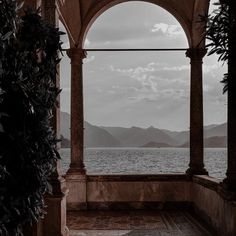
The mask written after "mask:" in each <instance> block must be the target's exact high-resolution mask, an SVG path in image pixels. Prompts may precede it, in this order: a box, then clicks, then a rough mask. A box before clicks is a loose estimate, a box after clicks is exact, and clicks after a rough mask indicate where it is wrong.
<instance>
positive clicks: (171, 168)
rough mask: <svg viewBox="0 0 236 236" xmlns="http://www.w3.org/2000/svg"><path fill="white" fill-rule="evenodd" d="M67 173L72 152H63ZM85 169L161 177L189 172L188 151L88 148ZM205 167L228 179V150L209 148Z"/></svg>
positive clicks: (88, 171)
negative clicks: (158, 175) (159, 174)
mask: <svg viewBox="0 0 236 236" xmlns="http://www.w3.org/2000/svg"><path fill="white" fill-rule="evenodd" d="M61 156H62V163H63V170H64V172H66V170H67V169H68V166H69V162H70V149H61ZM84 159H85V160H84V162H85V166H86V169H87V173H89V174H91V173H93V174H98V173H99V174H111V173H112V174H119V173H127V174H135V173H136V174H137V173H139V174H148V173H149V174H157V173H179V172H185V171H186V169H187V168H188V164H189V149H187V148H87V149H85V158H84ZM205 166H206V168H207V170H208V171H209V174H210V175H211V176H214V177H217V178H220V179H222V178H224V177H225V172H226V149H225V148H207V149H205Z"/></svg>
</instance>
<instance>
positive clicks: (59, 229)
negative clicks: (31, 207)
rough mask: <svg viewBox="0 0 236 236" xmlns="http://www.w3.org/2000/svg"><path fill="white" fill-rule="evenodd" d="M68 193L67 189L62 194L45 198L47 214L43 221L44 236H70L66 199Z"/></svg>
mask: <svg viewBox="0 0 236 236" xmlns="http://www.w3.org/2000/svg"><path fill="white" fill-rule="evenodd" d="M68 192H69V191H68V189H66V188H65V189H63V190H62V192H61V194H57V195H55V194H53V195H47V196H46V197H45V203H46V205H47V208H46V211H47V214H46V216H45V219H44V220H43V221H42V224H43V236H52V235H58V236H69V229H68V228H67V226H66V198H67V195H68Z"/></svg>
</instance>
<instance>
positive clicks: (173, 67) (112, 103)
mask: <svg viewBox="0 0 236 236" xmlns="http://www.w3.org/2000/svg"><path fill="white" fill-rule="evenodd" d="M63 41H64V42H65V46H66V44H67V41H68V39H66V37H64V38H63ZM85 48H188V42H187V38H186V36H185V33H184V31H183V29H182V27H181V25H180V24H179V23H178V21H177V20H176V19H175V18H174V17H173V16H172V15H171V14H169V13H168V12H167V11H165V10H164V9H162V8H160V7H158V6H156V5H153V4H150V3H144V2H128V3H122V4H119V5H117V6H114V7H112V8H110V9H109V10H107V11H106V12H105V13H103V14H102V15H101V16H100V17H99V18H98V19H97V20H96V21H95V22H94V24H93V25H92V27H91V28H90V30H89V32H88V34H87V37H86V41H85ZM189 62H190V60H189V58H187V57H186V56H185V52H184V51H181V52H96V53H95V52H93V53H92V52H89V53H88V56H87V58H86V59H85V61H84V68H83V69H84V75H83V76H84V81H83V82H84V113H85V120H86V121H88V122H90V123H91V124H94V125H103V126H121V127H132V126H138V127H150V126H154V127H157V128H162V129H169V130H187V129H189V107H190V97H189V95H190V65H189ZM203 71H204V74H203V77H204V80H203V92H204V124H205V125H208V124H219V123H223V122H225V121H226V103H227V100H226V95H222V88H223V87H222V84H221V83H220V80H221V79H222V77H223V74H224V73H225V71H226V68H225V67H222V63H219V62H217V58H216V57H215V56H211V57H206V58H205V59H204V66H203ZM61 87H62V89H63V90H62V94H61V110H62V111H66V112H68V113H70V61H69V59H68V58H67V57H66V56H65V57H64V58H63V60H62V64H61Z"/></svg>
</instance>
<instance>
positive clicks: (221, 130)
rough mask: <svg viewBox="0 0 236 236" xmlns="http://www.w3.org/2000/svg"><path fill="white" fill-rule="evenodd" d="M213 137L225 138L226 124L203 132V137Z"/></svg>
mask: <svg viewBox="0 0 236 236" xmlns="http://www.w3.org/2000/svg"><path fill="white" fill-rule="evenodd" d="M214 136H219V137H222V136H227V123H224V124H221V125H217V126H215V127H213V128H211V129H208V130H205V137H206V138H209V137H214Z"/></svg>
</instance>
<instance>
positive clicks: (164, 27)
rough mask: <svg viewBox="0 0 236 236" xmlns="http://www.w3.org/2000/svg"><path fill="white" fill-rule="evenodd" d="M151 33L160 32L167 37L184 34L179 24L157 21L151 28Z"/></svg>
mask: <svg viewBox="0 0 236 236" xmlns="http://www.w3.org/2000/svg"><path fill="white" fill-rule="evenodd" d="M151 32H153V33H156V32H158V33H162V34H163V35H165V36H168V37H176V36H179V35H184V31H183V29H182V27H181V26H180V25H168V24H166V23H158V24H155V25H154V26H153V28H152V29H151Z"/></svg>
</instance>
